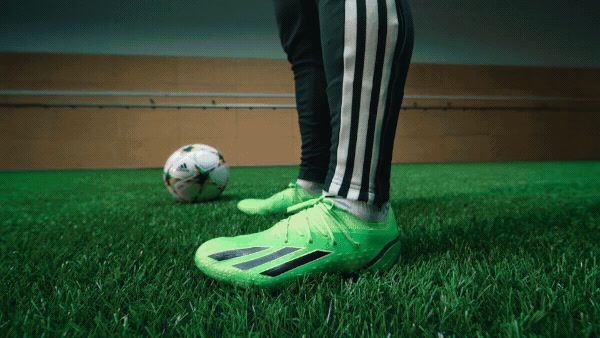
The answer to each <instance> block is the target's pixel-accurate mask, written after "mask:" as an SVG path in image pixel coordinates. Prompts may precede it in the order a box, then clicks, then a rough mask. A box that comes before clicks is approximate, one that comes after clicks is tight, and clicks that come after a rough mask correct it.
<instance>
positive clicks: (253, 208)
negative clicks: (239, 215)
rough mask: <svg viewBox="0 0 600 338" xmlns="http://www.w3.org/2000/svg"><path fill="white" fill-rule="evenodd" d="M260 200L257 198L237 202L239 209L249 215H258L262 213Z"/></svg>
mask: <svg viewBox="0 0 600 338" xmlns="http://www.w3.org/2000/svg"><path fill="white" fill-rule="evenodd" d="M259 204H260V200H256V199H245V200H241V201H239V203H238V204H237V207H238V209H239V210H240V211H241V212H243V213H245V214H248V215H258V214H260V213H261V208H260V207H259Z"/></svg>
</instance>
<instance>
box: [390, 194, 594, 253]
mask: <svg viewBox="0 0 600 338" xmlns="http://www.w3.org/2000/svg"><path fill="white" fill-rule="evenodd" d="M509 198H510V197H509ZM494 200H495V199H494V198H489V199H487V198H481V199H480V200H475V201H474V200H473V199H469V196H467V195H465V196H455V197H452V198H448V197H445V198H438V199H436V198H431V199H412V200H404V201H399V202H395V203H394V202H392V207H393V208H394V210H395V211H396V212H397V214H398V215H401V212H405V213H406V212H409V213H413V214H414V216H412V217H402V215H401V217H399V223H400V227H401V228H402V229H403V233H404V235H403V239H402V242H401V246H402V253H401V257H402V262H404V263H408V264H410V263H414V262H417V261H420V260H423V259H428V258H431V257H435V256H439V255H443V254H445V253H447V252H451V251H459V252H465V251H466V252H469V253H471V254H485V253H488V252H490V251H491V250H492V249H494V250H495V251H498V250H500V252H502V253H504V252H505V253H506V254H511V253H516V252H518V251H523V250H524V251H526V252H528V253H531V254H534V253H536V252H538V253H539V252H542V253H546V252H547V250H548V249H549V247H551V246H558V245H570V246H571V247H574V246H575V247H578V248H580V249H581V248H582V247H583V246H586V245H587V246H591V247H595V245H594V243H600V231H598V230H600V226H598V225H597V223H594V221H593V219H594V217H595V219H596V221H597V220H598V216H597V215H600V202H599V201H597V200H588V201H583V200H577V201H565V200H563V201H560V202H558V203H556V202H545V201H543V200H540V199H537V198H536V199H523V200H521V201H520V202H519V201H514V203H512V204H511V208H510V209H508V210H506V211H505V212H497V211H496V212H493V213H490V214H488V215H486V214H485V208H486V207H489V208H493V207H494V206H496V205H495V204H494V203H493V202H494ZM428 210H431V211H430V213H427V212H428ZM433 210H435V211H438V213H437V214H433V213H432V212H433ZM440 211H443V213H442V212H440ZM594 215H596V216H594ZM423 218H425V221H424V220H423ZM427 220H431V224H429V225H428V226H423V225H421V224H422V223H423V222H427ZM403 223H404V224H403Z"/></svg>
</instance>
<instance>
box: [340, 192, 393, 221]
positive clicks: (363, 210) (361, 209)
mask: <svg viewBox="0 0 600 338" xmlns="http://www.w3.org/2000/svg"><path fill="white" fill-rule="evenodd" d="M333 200H334V201H335V205H337V206H338V207H339V208H340V209H343V210H345V211H347V212H349V213H351V214H352V215H354V216H356V217H358V218H360V219H362V220H363V221H365V222H369V223H381V222H383V221H384V220H385V218H386V217H387V213H388V209H389V208H390V205H389V203H386V204H384V205H382V206H380V207H379V206H376V205H374V204H369V203H367V202H363V201H354V200H348V199H345V198H335V197H334V198H333Z"/></svg>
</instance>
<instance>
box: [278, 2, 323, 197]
mask: <svg viewBox="0 0 600 338" xmlns="http://www.w3.org/2000/svg"><path fill="white" fill-rule="evenodd" d="M273 3H274V6H275V14H276V18H277V26H278V28H279V36H280V39H281V44H282V46H283V49H284V51H285V52H286V54H287V58H288V61H289V62H290V64H291V67H292V70H293V72H294V80H295V85H296V104H297V109H298V120H299V124H300V134H301V137H302V152H301V162H300V173H299V175H298V178H299V179H300V180H304V181H308V182H313V183H317V184H318V185H319V188H322V184H323V183H324V182H325V176H326V175H327V170H328V166H329V148H330V140H331V128H330V126H329V105H328V103H327V94H326V86H327V82H326V80H325V72H324V69H323V55H322V53H321V40H320V28H319V17H318V12H317V4H316V1H314V0H275V1H274V2H273ZM319 191H320V189H319Z"/></svg>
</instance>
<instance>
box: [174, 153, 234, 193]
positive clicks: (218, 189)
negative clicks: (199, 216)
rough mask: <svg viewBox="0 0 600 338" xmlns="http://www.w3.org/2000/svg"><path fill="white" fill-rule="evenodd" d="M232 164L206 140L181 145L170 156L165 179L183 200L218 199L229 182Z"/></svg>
mask: <svg viewBox="0 0 600 338" xmlns="http://www.w3.org/2000/svg"><path fill="white" fill-rule="evenodd" d="M228 179H229V167H228V166H227V164H226V163H225V159H224V158H223V154H221V153H220V152H219V151H218V150H217V149H215V148H213V147H210V146H207V145H204V144H189V145H186V146H183V147H181V148H179V149H178V150H177V151H175V152H174V153H173V154H172V155H171V156H170V157H169V159H168V160H167V163H166V164H165V167H164V170H163V182H164V184H165V186H166V187H167V190H169V192H170V193H171V195H173V197H175V199H177V200H178V201H181V202H201V201H208V200H212V199H215V198H217V197H219V195H221V193H222V192H223V190H225V187H226V186H227V180H228Z"/></svg>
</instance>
